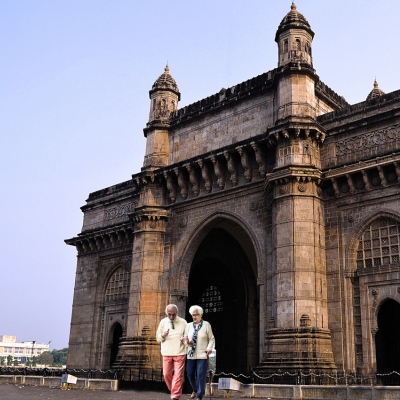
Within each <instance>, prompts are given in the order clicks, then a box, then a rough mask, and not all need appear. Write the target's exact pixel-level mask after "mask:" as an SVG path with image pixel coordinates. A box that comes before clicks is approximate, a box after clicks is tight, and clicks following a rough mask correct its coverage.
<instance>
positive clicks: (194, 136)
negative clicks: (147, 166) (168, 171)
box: [169, 92, 273, 164]
mask: <svg viewBox="0 0 400 400" xmlns="http://www.w3.org/2000/svg"><path fill="white" fill-rule="evenodd" d="M272 123H273V93H272V92H271V93H269V94H268V95H265V94H264V95H262V96H257V97H253V98H251V100H247V101H241V102H238V103H236V104H235V105H233V106H231V107H229V108H225V109H223V110H221V111H220V112H218V113H207V114H206V115H205V116H203V117H199V118H196V120H195V121H193V122H191V123H190V124H181V125H178V126H177V127H176V128H175V129H174V130H173V131H171V132H170V136H169V137H170V144H169V146H170V152H169V154H170V159H169V164H174V163H178V162H181V161H185V160H187V159H190V158H193V157H197V156H199V155H201V154H204V153H207V152H210V151H218V149H221V148H223V147H225V146H228V145H232V144H234V143H237V142H240V141H243V140H245V139H249V138H251V137H253V136H257V135H260V134H262V133H263V132H265V131H266V130H267V128H268V127H269V126H271V125H272Z"/></svg>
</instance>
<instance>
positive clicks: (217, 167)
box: [211, 156, 225, 190]
mask: <svg viewBox="0 0 400 400" xmlns="http://www.w3.org/2000/svg"><path fill="white" fill-rule="evenodd" d="M211 161H212V163H213V164H214V173H215V175H216V177H217V184H218V187H219V188H220V189H221V190H222V189H223V188H224V186H225V176H224V171H223V168H222V165H221V162H220V160H219V159H218V157H217V156H212V157H211Z"/></svg>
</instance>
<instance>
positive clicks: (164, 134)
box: [143, 65, 181, 170]
mask: <svg viewBox="0 0 400 400" xmlns="http://www.w3.org/2000/svg"><path fill="white" fill-rule="evenodd" d="M149 95H150V100H151V103H150V114H149V121H148V123H147V125H146V128H145V129H144V135H145V137H146V138H147V140H146V154H145V157H144V162H143V169H145V170H148V169H150V170H154V169H156V168H160V167H164V166H166V165H168V155H169V151H168V149H169V142H168V129H169V122H170V116H171V113H172V112H174V111H175V110H176V109H177V108H178V101H179V100H180V99H181V94H180V93H179V89H178V85H177V84H176V82H175V79H174V78H173V77H172V76H171V74H170V73H169V67H168V65H167V66H166V67H165V69H164V73H163V74H161V75H160V76H159V78H158V79H157V80H156V81H155V82H154V84H153V87H152V88H151V90H150V92H149Z"/></svg>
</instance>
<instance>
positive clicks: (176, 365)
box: [163, 355, 186, 399]
mask: <svg viewBox="0 0 400 400" xmlns="http://www.w3.org/2000/svg"><path fill="white" fill-rule="evenodd" d="M185 361H186V355H183V356H163V374H164V381H165V383H166V384H167V387H168V390H169V391H170V392H171V399H179V397H181V395H182V387H183V381H184V375H185Z"/></svg>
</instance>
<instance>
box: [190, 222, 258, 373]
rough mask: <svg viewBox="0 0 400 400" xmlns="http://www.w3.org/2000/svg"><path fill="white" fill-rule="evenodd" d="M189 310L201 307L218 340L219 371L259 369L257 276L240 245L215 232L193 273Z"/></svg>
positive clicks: (198, 254) (200, 251) (202, 248)
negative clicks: (195, 306)
mask: <svg viewBox="0 0 400 400" xmlns="http://www.w3.org/2000/svg"><path fill="white" fill-rule="evenodd" d="M188 293H189V295H188V303H187V310H186V318H187V320H188V321H191V316H190V315H189V314H188V309H189V307H190V306H191V305H194V304H197V305H200V306H201V307H202V308H203V309H204V316H203V317H204V319H205V320H207V321H209V322H210V323H211V326H212V329H213V333H214V336H215V339H216V350H217V365H216V369H217V372H232V373H247V372H248V370H249V369H250V368H252V367H255V366H256V365H258V352H259V348H258V343H259V340H258V300H257V284H256V278H255V271H253V268H252V266H251V264H250V262H249V260H248V258H247V256H246V253H245V251H244V250H243V248H242V247H241V245H240V243H239V242H238V241H237V240H236V239H235V238H234V237H233V236H232V235H231V234H229V233H228V232H227V231H226V230H225V229H222V228H214V229H212V230H211V231H210V232H209V233H208V235H207V236H206V237H205V238H204V239H203V241H202V243H201V244H200V246H199V248H198V250H197V252H196V254H195V256H194V259H193V262H192V266H191V270H190V274H189V287H188Z"/></svg>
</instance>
